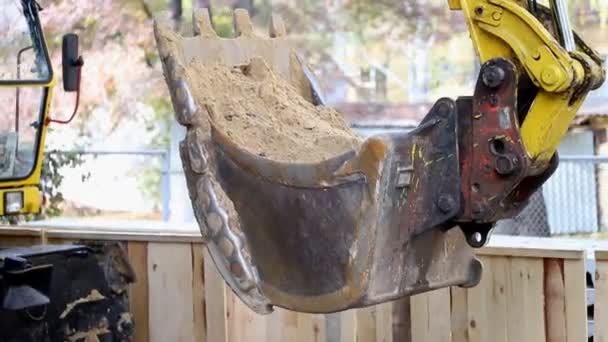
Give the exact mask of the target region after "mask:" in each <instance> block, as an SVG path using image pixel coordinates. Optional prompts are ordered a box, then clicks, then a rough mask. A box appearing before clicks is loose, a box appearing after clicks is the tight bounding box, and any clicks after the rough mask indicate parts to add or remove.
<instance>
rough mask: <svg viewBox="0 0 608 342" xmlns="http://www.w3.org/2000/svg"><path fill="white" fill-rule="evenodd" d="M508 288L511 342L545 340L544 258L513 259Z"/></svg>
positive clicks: (509, 334)
mask: <svg viewBox="0 0 608 342" xmlns="http://www.w3.org/2000/svg"><path fill="white" fill-rule="evenodd" d="M509 273H510V274H509V284H508V290H507V305H508V315H507V332H508V340H509V341H521V342H536V341H545V340H546V338H545V320H544V305H545V301H544V295H543V260H542V259H538V258H512V259H511V260H510V268H509Z"/></svg>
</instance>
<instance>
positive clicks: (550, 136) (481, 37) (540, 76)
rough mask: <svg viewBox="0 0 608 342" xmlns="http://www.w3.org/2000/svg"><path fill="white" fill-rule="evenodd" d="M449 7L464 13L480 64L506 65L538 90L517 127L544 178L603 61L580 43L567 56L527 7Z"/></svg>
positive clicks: (493, 0)
mask: <svg viewBox="0 0 608 342" xmlns="http://www.w3.org/2000/svg"><path fill="white" fill-rule="evenodd" d="M448 4H449V6H450V8H451V9H454V10H462V11H463V13H464V15H465V18H466V21H467V23H468V26H469V30H470V33H471V39H472V41H473V44H474V46H475V48H476V50H477V53H478V55H479V58H480V61H481V63H485V62H487V61H488V60H491V59H494V58H506V59H509V60H511V61H513V62H515V64H516V65H518V67H519V68H520V69H521V70H520V72H521V73H522V74H524V73H525V74H527V76H528V77H529V78H530V80H531V81H532V83H533V84H534V85H535V86H536V87H538V94H537V95H536V98H535V99H534V102H533V103H532V106H531V108H530V109H529V111H528V113H526V115H524V116H523V117H524V120H523V122H521V123H520V125H521V137H522V140H523V142H524V145H525V147H526V150H527V153H528V155H529V157H530V158H531V160H532V161H533V163H534V165H533V166H534V167H535V168H536V169H538V170H539V172H542V170H543V169H544V168H545V167H546V166H547V165H548V163H549V161H550V159H551V158H552V157H553V155H554V154H555V152H556V151H557V147H558V146H559V144H560V142H561V140H562V138H563V136H564V135H565V134H566V133H567V131H568V128H569V127H570V123H571V122H572V120H573V119H574V117H575V115H576V113H577V111H578V110H579V109H580V106H581V105H582V103H583V101H584V99H585V98H586V96H587V94H588V93H589V92H590V91H591V90H592V89H595V88H597V87H599V86H600V85H601V83H602V82H603V81H604V78H605V73H604V71H603V68H602V65H601V64H602V62H601V59H600V58H599V57H598V56H597V54H596V53H595V52H593V51H592V50H591V49H590V48H588V47H587V45H586V44H585V43H584V42H583V41H582V40H580V39H578V40H577V42H576V43H577V44H576V50H575V51H571V52H568V51H566V49H564V48H563V47H562V46H561V45H560V43H559V42H558V41H557V40H556V38H555V36H554V35H553V34H552V33H551V32H550V30H549V29H548V28H547V27H545V25H544V23H543V22H541V21H540V20H539V19H537V17H536V16H535V15H534V14H532V13H531V12H530V11H529V10H528V8H527V1H517V0H448ZM540 7H541V10H543V11H545V14H547V12H549V11H548V9H547V8H544V7H542V6H540ZM548 17H550V15H548Z"/></svg>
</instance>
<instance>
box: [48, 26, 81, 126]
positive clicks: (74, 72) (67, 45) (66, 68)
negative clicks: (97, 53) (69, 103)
mask: <svg viewBox="0 0 608 342" xmlns="http://www.w3.org/2000/svg"><path fill="white" fill-rule="evenodd" d="M61 53H62V61H61V67H62V69H63V90H65V91H67V92H74V91H75V92H76V104H75V105H74V112H72V116H70V117H69V118H68V119H67V120H62V119H53V118H51V117H47V118H46V122H45V124H46V125H48V124H50V123H52V122H54V123H58V124H69V123H70V122H72V120H74V117H76V113H77V112H78V105H79V104H80V74H81V70H82V66H83V65H84V61H83V60H82V57H81V56H80V55H79V52H78V35H76V34H74V33H68V34H66V35H64V36H63V44H62V46H61Z"/></svg>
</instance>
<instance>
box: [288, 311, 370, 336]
mask: <svg viewBox="0 0 608 342" xmlns="http://www.w3.org/2000/svg"><path fill="white" fill-rule="evenodd" d="M297 317H298V334H297V335H298V336H297V338H296V339H295V340H294V341H296V342H324V341H325V335H326V332H325V316H324V315H311V314H298V315H297ZM362 341H363V340H362Z"/></svg>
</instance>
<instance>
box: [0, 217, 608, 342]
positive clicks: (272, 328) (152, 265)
mask: <svg viewBox="0 0 608 342" xmlns="http://www.w3.org/2000/svg"><path fill="white" fill-rule="evenodd" d="M0 235H3V237H2V238H0V241H1V242H2V244H3V245H19V244H32V243H36V242H40V241H43V242H45V243H70V242H73V241H75V239H97V240H118V241H123V242H124V245H125V247H126V250H127V251H128V256H129V259H130V261H131V264H132V266H133V267H134V269H135V272H136V274H137V277H138V279H137V282H136V283H135V284H134V285H133V286H132V287H131V290H130V304H131V312H132V313H133V316H134V321H135V324H136V335H135V339H134V340H135V341H137V342H148V341H151V342H166V341H179V342H181V341H184V342H195V341H196V342H199V341H206V342H241V341H243V342H250V341H251V342H256V341H264V342H266V341H268V342H279V341H280V342H283V341H296V342H391V341H395V342H410V341H414V342H417V341H424V342H435V341H437V342H439V341H441V342H445V341H452V342H478V341H479V342H489V341H492V342H494V341H505V342H506V341H514V342H527V341H530V342H543V341H547V342H557V341H560V342H561V341H563V342H581V341H586V340H587V307H586V286H585V252H584V251H583V250H582V249H578V250H577V249H576V248H574V249H573V248H567V249H562V250H558V249H555V248H548V247H547V246H546V245H544V244H541V245H539V246H537V247H534V246H529V245H528V246H527V247H526V248H515V247H488V248H484V249H482V250H480V251H479V256H480V258H481V259H482V262H483V263H484V275H483V280H482V282H481V284H480V285H479V286H477V287H475V288H473V289H461V288H451V289H443V290H438V291H435V292H432V293H427V294H422V295H418V296H415V297H412V298H411V299H405V300H401V301H398V302H394V303H389V304H384V305H379V306H376V307H372V308H366V309H359V310H352V311H348V312H344V313H339V314H331V315H308V314H299V313H294V312H289V311H286V310H281V309H277V310H276V311H275V312H274V313H273V314H271V315H268V316H259V315H256V314H255V313H253V312H251V311H250V310H249V309H248V308H247V307H246V306H244V305H243V304H242V303H241V302H240V301H239V300H238V298H236V296H234V295H233V294H232V292H231V291H230V289H229V288H228V287H227V286H226V285H224V282H223V280H222V278H221V277H220V276H219V274H218V273H217V272H216V270H215V267H214V266H213V265H212V262H211V261H210V259H209V258H208V257H206V252H204V246H203V244H202V243H201V241H200V240H199V239H198V238H197V237H196V234H194V233H192V234H176V233H174V234H165V233H162V232H159V233H151V232H143V231H139V232H128V233H125V232H120V233H118V232H112V233H108V232H97V233H93V232H90V231H86V230H84V229H83V230H80V231H77V230H76V231H75V230H60V229H55V230H48V231H47V230H41V229H34V228H32V229H26V230H21V231H16V230H14V229H0ZM539 241H540V240H539ZM607 251H608V249H607ZM597 260H598V262H597V274H596V279H597V284H596V287H597V293H596V299H595V300H596V305H595V308H596V309H595V310H596V313H595V321H596V322H595V327H596V328H595V334H596V337H595V342H608V252H597Z"/></svg>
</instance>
